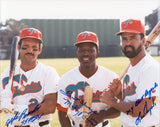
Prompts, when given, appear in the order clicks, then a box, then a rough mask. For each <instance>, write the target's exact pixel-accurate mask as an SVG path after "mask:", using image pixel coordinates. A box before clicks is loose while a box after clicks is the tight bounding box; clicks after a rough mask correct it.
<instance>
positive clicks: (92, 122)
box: [60, 90, 98, 126]
mask: <svg viewBox="0 0 160 127" xmlns="http://www.w3.org/2000/svg"><path fill="white" fill-rule="evenodd" d="M60 92H61V93H62V94H64V95H66V96H68V94H67V93H66V92H65V91H63V90H60ZM69 97H70V96H69ZM63 99H64V100H65V102H64V104H66V105H68V106H69V107H71V106H72V108H73V109H74V108H76V106H74V105H72V102H71V101H70V100H68V99H66V98H63ZM71 99H73V100H80V101H81V104H82V105H83V106H85V107H86V108H88V109H89V110H90V112H86V111H82V112H80V111H77V113H75V114H74V115H73V116H76V115H77V116H81V118H82V119H83V120H85V119H87V120H88V121H89V122H90V123H91V124H92V125H93V126H95V125H97V124H98V123H97V121H96V120H94V119H88V116H89V115H90V114H91V113H95V114H97V113H96V111H93V110H92V109H91V108H90V107H88V106H87V105H86V102H84V101H83V100H81V99H79V98H77V97H75V98H74V97H71ZM84 114H86V115H84Z"/></svg>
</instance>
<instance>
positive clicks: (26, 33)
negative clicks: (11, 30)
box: [19, 28, 43, 43]
mask: <svg viewBox="0 0 160 127" xmlns="http://www.w3.org/2000/svg"><path fill="white" fill-rule="evenodd" d="M24 38H35V39H37V40H39V42H40V43H42V42H43V40H42V34H41V32H40V31H39V30H38V29H36V28H26V29H23V30H22V32H21V34H20V40H19V42H20V41H21V40H22V39H24Z"/></svg>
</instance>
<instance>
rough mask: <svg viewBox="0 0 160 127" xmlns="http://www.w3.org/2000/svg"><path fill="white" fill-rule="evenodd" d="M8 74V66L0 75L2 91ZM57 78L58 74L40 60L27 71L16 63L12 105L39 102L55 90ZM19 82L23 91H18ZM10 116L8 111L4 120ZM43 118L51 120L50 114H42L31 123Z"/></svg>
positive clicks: (5, 86)
mask: <svg viewBox="0 0 160 127" xmlns="http://www.w3.org/2000/svg"><path fill="white" fill-rule="evenodd" d="M8 76H9V68H8V69H6V70H5V71H4V73H3V74H2V77H1V79H2V86H1V87H2V91H3V90H5V88H7V85H8V80H9V78H8ZM20 80H21V81H20ZM58 80H59V75H58V73H57V72H56V70H55V69H54V68H52V67H49V66H47V65H44V64H42V63H40V62H38V64H37V66H36V67H35V68H34V69H32V70H29V71H27V72H25V71H23V70H22V69H21V68H20V65H19V64H18V65H17V66H16V68H15V74H14V78H13V87H14V88H15V93H14V94H13V102H14V105H27V106H28V105H30V104H32V105H34V104H38V103H41V102H42V100H43V98H44V96H45V95H47V94H50V93H56V92H57V85H58ZM20 82H21V83H22V84H23V85H24V86H25V90H24V91H20V87H21V85H20ZM2 99H3V98H2ZM11 117H14V115H11V114H10V113H8V114H7V115H6V121H7V120H8V119H10V118H11ZM29 117H30V116H29ZM45 120H50V121H51V120H52V117H51V114H48V115H42V116H41V118H40V119H39V120H35V121H34V122H33V123H35V122H40V121H45ZM19 122H21V121H19ZM26 125H28V124H26Z"/></svg>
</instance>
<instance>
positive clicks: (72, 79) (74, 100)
mask: <svg viewBox="0 0 160 127" xmlns="http://www.w3.org/2000/svg"><path fill="white" fill-rule="evenodd" d="M115 78H117V75H116V74H115V73H114V72H112V71H110V70H108V69H106V68H104V67H102V66H98V69H97V71H96V73H95V74H93V75H92V76H91V77H90V78H86V77H85V76H84V75H82V74H81V72H80V71H79V67H76V68H74V69H73V70H71V71H69V72H67V73H66V74H64V75H63V76H62V78H61V79H60V81H59V84H58V104H59V106H58V110H61V111H67V110H65V109H68V108H69V117H70V118H71V119H72V120H73V121H75V122H76V123H81V124H82V123H83V119H82V117H83V108H82V107H83V102H82V101H79V100H83V95H84V89H85V87H86V86H91V87H92V88H93V100H92V107H91V109H92V110H93V111H98V112H100V111H102V110H107V109H108V108H110V106H109V105H107V104H104V103H102V102H101V101H100V95H101V94H102V91H103V90H104V89H105V88H106V87H107V86H108V85H109V83H110V82H112V81H113V79H115ZM67 93H68V96H67V95H66V94H67ZM86 115H87V113H86Z"/></svg>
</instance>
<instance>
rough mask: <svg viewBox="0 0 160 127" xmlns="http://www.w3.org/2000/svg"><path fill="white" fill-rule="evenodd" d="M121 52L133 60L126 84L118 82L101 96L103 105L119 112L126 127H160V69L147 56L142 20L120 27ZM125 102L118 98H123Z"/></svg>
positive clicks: (129, 22)
mask: <svg viewBox="0 0 160 127" xmlns="http://www.w3.org/2000/svg"><path fill="white" fill-rule="evenodd" d="M116 35H120V36H121V41H122V51H123V53H124V55H125V56H126V57H128V58H129V60H130V67H129V69H128V71H127V73H126V74H125V77H124V79H123V84H121V81H120V80H119V79H118V78H117V79H114V80H113V82H112V83H111V84H110V85H109V87H108V89H106V90H105V91H104V92H103V94H102V97H101V99H102V102H104V103H106V104H108V105H110V106H112V107H114V108H116V109H118V110H119V111H120V112H121V115H120V119H121V123H122V125H123V127H137V126H138V127H159V126H160V123H159V122H160V121H159V120H160V112H159V111H160V110H159V109H158V108H159V107H160V104H159V101H158V98H159V96H160V93H159V85H160V65H159V63H158V62H157V61H156V60H155V59H154V58H152V57H151V56H150V55H149V54H146V53H145V48H144V44H145V38H144V36H145V27H144V25H143V24H142V23H141V21H140V20H135V19H128V20H126V21H124V22H122V24H121V31H120V32H118V33H116ZM121 90H122V91H121ZM121 92H122V98H123V100H121V99H118V98H116V97H115V96H117V95H118V94H121Z"/></svg>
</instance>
